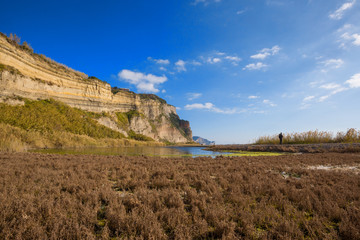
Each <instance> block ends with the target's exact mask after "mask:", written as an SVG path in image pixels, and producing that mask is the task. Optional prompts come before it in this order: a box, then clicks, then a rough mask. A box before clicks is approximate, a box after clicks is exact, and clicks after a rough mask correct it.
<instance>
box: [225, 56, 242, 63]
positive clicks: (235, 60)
mask: <svg viewBox="0 0 360 240" xmlns="http://www.w3.org/2000/svg"><path fill="white" fill-rule="evenodd" d="M225 59H227V60H230V61H233V62H240V61H241V58H239V57H237V56H226V57H225Z"/></svg>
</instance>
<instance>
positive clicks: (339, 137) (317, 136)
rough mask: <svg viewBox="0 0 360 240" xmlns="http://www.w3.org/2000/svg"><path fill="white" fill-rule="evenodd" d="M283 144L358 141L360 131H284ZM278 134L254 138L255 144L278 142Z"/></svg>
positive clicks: (352, 129)
mask: <svg viewBox="0 0 360 240" xmlns="http://www.w3.org/2000/svg"><path fill="white" fill-rule="evenodd" d="M283 136H284V137H283V143H284V144H314V143H360V131H359V130H356V129H355V128H350V129H348V130H347V132H337V133H336V134H334V133H332V132H327V131H318V130H315V131H308V132H302V133H284V134H283ZM278 143H279V137H278V134H275V135H272V136H262V137H259V138H258V139H256V141H255V144H278Z"/></svg>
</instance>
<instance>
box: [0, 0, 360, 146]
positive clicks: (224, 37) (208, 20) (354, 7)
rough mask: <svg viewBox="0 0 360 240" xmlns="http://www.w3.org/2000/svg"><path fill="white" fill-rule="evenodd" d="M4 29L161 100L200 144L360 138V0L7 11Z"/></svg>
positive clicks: (10, 6)
mask: <svg viewBox="0 0 360 240" xmlns="http://www.w3.org/2000/svg"><path fill="white" fill-rule="evenodd" d="M1 7H2V10H1V15H0V31H1V32H3V33H6V34H9V33H16V34H17V35H19V36H20V37H21V39H22V40H24V41H27V42H28V43H30V45H31V46H32V47H33V48H34V49H35V52H38V53H42V54H45V55H46V56H48V57H50V58H52V59H54V60H56V61H58V62H61V63H64V64H66V65H68V66H69V67H71V68H74V69H76V70H79V71H82V72H85V73H86V74H88V75H89V76H96V77H98V78H100V79H102V80H105V81H107V82H109V83H110V84H111V85H112V86H117V87H124V88H130V89H131V90H132V91H135V92H139V93H140V92H148V93H155V94H157V95H159V96H160V97H162V98H164V99H165V100H167V102H168V103H170V104H172V105H174V106H176V107H177V108H178V110H177V112H178V114H179V115H180V117H181V118H183V119H187V120H189V121H190V123H191V127H192V130H193V134H194V135H198V136H202V137H204V138H207V139H209V140H215V141H216V142H217V143H249V142H252V141H254V140H255V139H256V138H257V137H259V136H262V135H272V134H277V133H279V132H280V131H282V132H302V131H308V130H315V129H318V130H323V131H333V132H336V131H346V130H347V129H348V128H351V127H353V128H357V129H359V123H360V121H359V119H360V108H359V102H360V1H359V0H357V1H356V0H345V1H344V0H256V1H255V0H181V1H180V0H178V1H176V0H173V1H169V0H164V1H140V0H126V1H124V0H123V1H6V2H3V3H2V4H1Z"/></svg>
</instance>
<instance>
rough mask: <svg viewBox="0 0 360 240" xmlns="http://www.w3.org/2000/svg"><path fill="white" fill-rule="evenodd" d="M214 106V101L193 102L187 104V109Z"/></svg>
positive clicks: (210, 107)
mask: <svg viewBox="0 0 360 240" xmlns="http://www.w3.org/2000/svg"><path fill="white" fill-rule="evenodd" d="M213 107H214V104H212V103H205V104H202V103H193V104H187V105H186V106H185V109H186V110H193V109H208V110H210V109H212V108H213Z"/></svg>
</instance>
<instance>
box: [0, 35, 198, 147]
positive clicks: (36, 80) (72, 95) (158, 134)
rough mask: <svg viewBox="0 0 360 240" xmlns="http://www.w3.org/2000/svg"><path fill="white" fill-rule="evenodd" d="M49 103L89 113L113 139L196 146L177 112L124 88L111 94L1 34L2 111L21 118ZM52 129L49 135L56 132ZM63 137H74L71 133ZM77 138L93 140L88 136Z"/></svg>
mask: <svg viewBox="0 0 360 240" xmlns="http://www.w3.org/2000/svg"><path fill="white" fill-rule="evenodd" d="M49 99H51V100H50V102H51V103H53V104H55V103H56V104H57V102H59V103H63V104H65V105H66V106H69V107H70V108H76V109H81V110H82V111H84V112H87V114H88V115H91V116H92V119H93V120H94V121H95V123H96V124H97V125H102V126H103V127H105V128H107V129H108V130H110V131H113V132H116V133H117V134H113V135H114V136H115V135H116V136H117V137H118V136H122V137H123V138H133V139H138V140H144V139H146V140H149V139H153V140H155V141H158V142H172V143H185V142H189V141H192V133H191V129H190V124H189V122H188V121H184V120H181V119H180V118H179V116H178V115H177V113H176V108H175V107H174V106H172V105H169V104H167V103H166V101H165V100H163V99H161V98H159V97H158V96H156V95H152V94H136V93H134V92H131V91H129V90H126V89H121V88H113V89H112V88H111V86H110V84H108V83H106V82H104V81H101V80H99V79H97V78H96V77H88V76H87V75H86V74H84V73H81V72H78V71H75V70H73V69H71V68H68V67H66V66H64V65H62V64H59V63H56V62H55V61H53V60H51V59H49V58H47V57H46V56H44V55H39V54H36V53H34V52H33V50H32V49H31V47H29V45H28V44H26V43H23V44H19V43H17V42H16V41H14V40H11V39H10V38H8V37H7V36H6V35H4V34H0V102H2V103H3V104H2V107H7V110H8V111H10V112H12V111H13V113H14V114H15V115H16V114H18V115H19V114H20V112H23V110H20V107H19V106H25V107H27V106H29V104H30V102H31V101H43V100H49ZM32 104H34V103H32ZM39 105H41V104H40V103H39ZM8 106H13V109H12V110H9V109H10V108H9V107H8ZM74 111H75V110H74ZM39 114H40V116H38V117H40V118H42V117H44V116H45V115H43V116H41V115H42V114H45V111H44V112H43V113H39ZM20 115H21V114H20ZM94 116H96V117H94ZM29 121H36V120H34V119H29ZM51 121H53V125H59V124H57V123H56V122H57V121H59V119H56V118H52V119H51ZM0 122H2V123H5V124H7V125H10V126H16V127H20V128H22V129H26V130H27V131H28V130H36V131H37V130H38V129H34V128H32V127H31V124H29V125H28V126H26V127H24V125H21V126H18V125H17V124H16V123H15V122H12V121H9V120H8V119H7V120H6V118H5V117H4V116H1V118H0ZM69 124H70V125H72V124H75V123H74V122H70V123H69ZM60 125H61V124H60ZM52 127H53V126H51V127H49V129H46V131H52V129H51V128H52ZM70 128H72V127H70ZM42 131H45V130H42ZM61 131H65V132H71V131H69V128H65V129H61ZM74 134H85V135H87V136H90V135H89V133H87V132H77V133H74ZM97 137H99V136H97ZM106 137H108V136H106Z"/></svg>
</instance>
